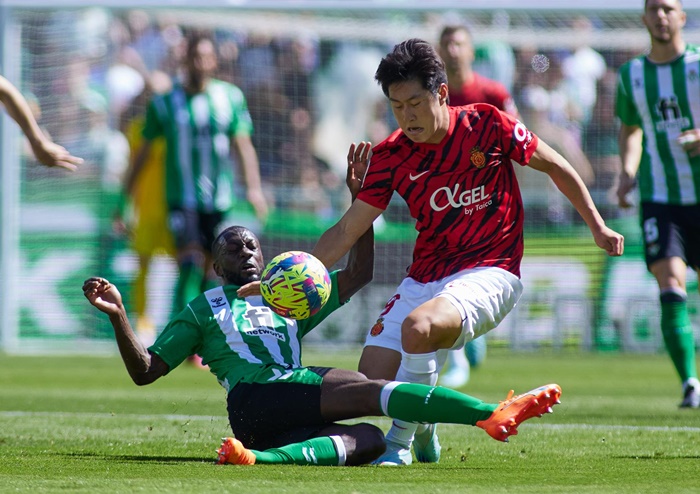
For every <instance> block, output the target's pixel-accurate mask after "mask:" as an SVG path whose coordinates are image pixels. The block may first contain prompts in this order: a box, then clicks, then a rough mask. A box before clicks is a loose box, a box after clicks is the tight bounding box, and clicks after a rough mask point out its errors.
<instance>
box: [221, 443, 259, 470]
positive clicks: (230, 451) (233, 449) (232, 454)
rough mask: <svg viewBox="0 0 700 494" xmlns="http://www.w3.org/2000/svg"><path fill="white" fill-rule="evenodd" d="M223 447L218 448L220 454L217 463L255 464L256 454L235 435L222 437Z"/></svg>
mask: <svg viewBox="0 0 700 494" xmlns="http://www.w3.org/2000/svg"><path fill="white" fill-rule="evenodd" d="M221 440H222V441H223V442H222V443H221V447H220V448H219V449H217V450H216V453H217V454H218V455H219V459H218V461H217V463H218V464H219V465H224V464H226V463H231V464H232V465H255V455H254V454H253V452H252V451H251V450H249V449H246V447H245V446H243V443H242V442H240V441H239V440H238V439H236V438H235V437H224V438H222V439H221Z"/></svg>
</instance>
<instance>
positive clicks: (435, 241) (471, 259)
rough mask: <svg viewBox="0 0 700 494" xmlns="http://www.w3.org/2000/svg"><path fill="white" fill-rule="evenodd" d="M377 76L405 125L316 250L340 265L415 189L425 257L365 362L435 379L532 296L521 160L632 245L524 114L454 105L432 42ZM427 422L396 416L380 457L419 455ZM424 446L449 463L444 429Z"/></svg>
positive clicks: (378, 372) (399, 52) (405, 47)
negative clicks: (396, 200)
mask: <svg viewBox="0 0 700 494" xmlns="http://www.w3.org/2000/svg"><path fill="white" fill-rule="evenodd" d="M375 79H376V80H377V81H378V83H379V84H380V85H381V87H382V90H383V91H384V94H385V95H386V96H387V97H388V98H389V102H390V103H391V107H392V112H393V114H394V118H395V119H396V121H397V123H398V124H399V129H398V130H396V131H395V132H394V133H393V134H391V135H390V136H389V137H388V138H387V139H386V140H385V141H384V142H382V143H380V144H379V145H377V146H376V147H375V148H374V149H373V150H372V153H371V161H370V163H369V168H368V170H367V173H366V175H365V178H364V182H363V185H362V189H361V191H360V192H359V194H358V196H357V199H356V200H355V202H354V203H353V204H352V205H351V206H350V208H349V209H348V211H347V212H346V213H345V214H344V215H343V217H342V218H341V219H340V220H339V221H338V223H336V224H335V225H334V226H332V227H331V228H330V229H328V230H327V231H326V232H325V233H324V234H323V235H322V236H321V238H320V239H319V241H318V243H317V245H316V247H315V248H314V250H313V255H315V256H316V257H318V258H319V259H320V260H321V261H322V262H323V263H324V264H325V265H326V266H333V265H334V264H335V263H336V262H337V261H338V260H339V259H340V258H341V257H342V256H343V255H344V254H345V253H346V252H347V251H348V250H349V249H350V247H351V246H352V245H353V243H354V242H355V241H356V240H357V238H359V236H360V235H362V234H363V233H364V232H365V231H366V230H367V229H368V228H369V227H370V226H371V225H372V222H373V221H374V220H375V219H376V218H377V217H378V216H379V215H380V214H381V213H382V212H383V211H384V209H386V207H387V205H388V204H389V200H390V198H391V196H392V194H393V193H394V192H397V193H398V194H400V195H401V196H402V197H403V198H404V200H405V201H406V203H407V205H408V208H409V210H410V212H411V215H412V216H413V217H414V218H415V220H416V229H417V230H418V239H417V241H416V245H415V249H414V252H413V262H412V264H411V266H410V268H409V270H408V276H407V277H406V279H405V280H404V281H403V282H402V283H401V285H400V286H399V287H398V289H397V291H396V294H395V295H394V296H393V297H392V299H391V300H390V301H389V303H388V304H387V307H386V308H385V309H384V311H383V312H382V314H381V315H380V318H379V319H378V321H377V323H376V324H375V325H374V326H373V327H372V329H371V331H370V334H369V335H368V336H367V340H366V343H365V348H364V350H363V353H362V357H361V359H360V364H359V370H360V372H362V373H363V374H365V375H367V376H368V377H370V378H385V379H394V378H395V379H396V380H397V381H405V382H416V383H424V384H430V385H435V383H436V381H437V377H438V372H439V370H440V367H441V365H442V363H443V362H444V356H445V354H446V353H447V351H448V350H449V349H457V348H461V347H462V346H463V345H464V344H465V342H467V341H469V340H471V339H473V338H476V337H478V336H481V335H483V334H485V333H486V332H488V331H489V330H491V329H493V328H494V327H496V326H497V325H498V323H499V322H500V321H501V320H502V319H503V318H504V317H505V316H506V314H508V312H509V311H510V310H511V309H512V308H513V307H514V306H515V304H516V303H517V301H518V299H519V297H520V294H521V291H522V284H521V283H520V279H519V276H520V260H521V257H522V254H523V206H522V200H521V197H520V191H519V188H518V184H517V181H516V177H515V172H514V168H513V167H514V166H529V167H530V168H534V169H535V170H538V171H540V172H544V173H546V174H547V175H549V176H550V177H551V179H552V180H553V181H554V183H555V184H556V185H557V187H558V188H559V190H561V192H563V193H564V195H565V196H566V197H567V198H568V199H569V201H571V203H572V204H573V206H574V207H575V208H576V210H577V211H578V212H579V214H580V215H581V216H582V218H583V220H584V221H585V222H586V224H587V225H588V227H589V228H590V230H591V233H592V234H593V238H594V240H595V243H596V244H597V245H598V246H599V247H600V248H602V249H604V250H605V251H606V252H607V253H608V254H609V255H613V256H619V255H621V254H622V251H623V243H624V239H623V237H622V235H620V234H618V233H616V232H615V231H613V230H611V229H610V228H608V227H607V226H606V225H605V222H604V221H603V218H602V217H601V216H600V214H599V213H598V210H597V209H596V207H595V205H594V204H593V201H592V199H591V196H590V194H589V193H588V190H587V189H586V187H585V185H584V184H583V182H582V181H581V178H580V177H579V176H578V175H577V174H576V172H575V171H574V169H573V168H572V167H571V165H570V164H569V163H568V162H567V161H566V160H565V159H564V158H563V157H561V156H560V155H559V154H558V153H556V152H555V151H554V150H553V149H552V148H551V147H550V146H548V145H547V144H546V143H544V142H543V141H541V140H539V139H538V138H537V136H535V135H534V134H533V133H532V132H530V131H529V130H528V129H527V128H526V127H525V126H524V125H523V124H522V123H520V122H519V121H517V120H516V119H515V118H513V117H512V116H510V115H508V114H507V113H504V112H501V111H499V110H498V109H497V108H495V107H493V106H491V105H488V104H477V105H468V106H462V107H450V106H448V104H447V101H448V96H449V90H448V87H447V77H446V74H445V66H444V63H443V61H442V59H441V58H440V57H439V56H438V55H437V53H436V52H435V50H434V48H433V47H432V46H431V44H430V43H428V42H426V41H423V40H420V39H410V40H408V41H404V42H403V43H400V44H398V45H396V46H395V47H394V49H393V51H392V52H391V53H389V54H388V55H387V56H386V57H384V58H383V59H382V61H381V63H380V64H379V67H378V69H377V72H376V74H375ZM370 147H371V145H370V144H369V143H366V142H362V143H360V144H359V145H355V144H352V145H351V147H350V151H349V153H348V161H349V162H350V163H353V162H365V161H367V160H369V158H370ZM512 161H515V162H517V163H519V165H513V164H512ZM416 426H417V424H413V423H409V422H403V421H399V420H394V423H393V425H392V428H391V430H390V431H389V433H388V434H387V436H386V442H387V452H386V453H385V454H384V455H383V456H382V457H381V458H380V459H379V460H377V463H379V464H385V465H387V464H388V465H402V464H408V463H410V462H411V461H412V456H411V451H410V446H411V443H412V441H413V436H414V433H415V430H416ZM414 450H415V453H416V457H417V459H418V460H419V461H428V462H434V461H438V459H439V455H440V445H439V442H438V440H437V435H436V434H435V431H434V428H429V429H428V430H426V431H425V433H424V434H422V435H421V437H418V436H417V437H416V442H415V445H414Z"/></svg>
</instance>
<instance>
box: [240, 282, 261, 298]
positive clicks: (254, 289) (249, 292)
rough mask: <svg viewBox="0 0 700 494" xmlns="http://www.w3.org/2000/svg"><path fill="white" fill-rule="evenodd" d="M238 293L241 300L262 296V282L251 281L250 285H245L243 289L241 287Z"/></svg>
mask: <svg viewBox="0 0 700 494" xmlns="http://www.w3.org/2000/svg"><path fill="white" fill-rule="evenodd" d="M236 293H237V294H238V296H239V297H241V298H245V297H253V296H255V295H260V282H259V281H251V282H250V283H248V284H245V285H243V286H242V287H240V288H239V289H238V291H237V292H236Z"/></svg>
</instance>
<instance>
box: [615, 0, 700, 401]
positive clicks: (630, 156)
mask: <svg viewBox="0 0 700 494" xmlns="http://www.w3.org/2000/svg"><path fill="white" fill-rule="evenodd" d="M642 21H643V22H644V25H645V26H646V28H647V30H648V32H649V36H650V38H651V51H650V52H649V53H648V55H646V56H645V55H641V56H638V57H636V58H634V59H632V60H631V61H629V62H627V63H626V64H624V65H623V66H622V67H620V78H619V81H618V92H617V105H616V111H617V115H618V116H619V117H620V120H621V121H622V126H621V128H620V139H619V143H620V157H621V158H622V171H621V173H620V178H619V186H618V190H617V194H618V200H619V205H620V206H621V207H623V208H627V207H630V206H631V205H632V204H631V202H630V200H629V198H628V194H629V193H630V192H631V191H632V189H633V188H634V187H635V186H636V185H637V181H638V187H639V195H640V200H641V204H640V208H641V222H642V229H643V232H644V235H643V238H644V255H645V259H646V264H647V268H648V269H649V271H650V272H651V273H652V274H653V275H654V277H655V278H656V281H657V283H658V285H659V292H660V295H659V298H660V301H661V332H662V334H663V338H664V343H665V345H666V350H667V351H668V353H669V355H670V357H671V360H672V361H673V365H674V366H675V369H676V372H677V373H678V376H679V377H680V380H681V383H682V386H683V399H682V402H681V404H680V406H681V407H684V408H685V407H687V408H699V407H700V382H698V374H697V364H696V362H695V341H694V340H695V339H694V336H693V328H692V326H691V322H690V318H689V316H688V308H687V292H686V273H687V269H688V266H690V267H692V268H694V269H695V270H696V271H700V128H698V127H697V122H700V109H699V108H700V77H699V76H698V74H700V48H699V47H697V46H693V45H689V44H687V43H686V42H685V41H684V39H683V32H682V31H683V27H684V26H685V23H686V14H685V12H684V11H683V7H682V5H681V2H680V0H647V1H646V2H645V6H644V15H643V16H642ZM694 125H695V128H694V127H693V126H694Z"/></svg>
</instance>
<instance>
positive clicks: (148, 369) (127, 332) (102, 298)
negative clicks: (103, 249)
mask: <svg viewBox="0 0 700 494" xmlns="http://www.w3.org/2000/svg"><path fill="white" fill-rule="evenodd" d="M83 295H85V298H87V299H88V300H89V301H90V303H91V304H92V305H94V306H95V307H96V308H97V309H98V310H100V311H102V312H104V313H105V314H107V315H108V316H109V322H110V323H112V327H113V328H114V336H115V338H116V340H117V346H118V347H119V353H120V354H121V356H122V360H123V361H124V365H125V366H126V370H127V372H128V373H129V375H130V376H131V379H132V380H133V381H134V382H135V383H136V384H138V385H139V386H141V385H144V384H150V383H152V382H153V381H155V380H156V379H158V378H159V377H161V376H164V375H165V374H166V373H167V372H168V366H167V364H166V363H165V362H163V360H161V359H160V357H158V356H157V355H153V354H151V353H150V352H149V351H148V350H146V347H145V346H144V345H143V343H141V341H140V340H139V339H138V337H137V336H136V334H134V331H133V329H132V328H131V324H130V323H129V318H128V316H127V313H126V309H125V308H124V305H123V304H122V296H121V293H119V290H117V287H116V286H114V285H112V284H111V283H110V282H109V280H106V279H105V278H99V277H93V278H88V279H87V280H85V282H84V283H83Z"/></svg>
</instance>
